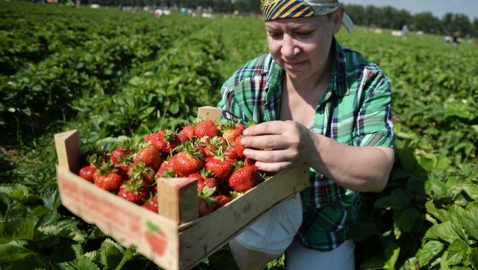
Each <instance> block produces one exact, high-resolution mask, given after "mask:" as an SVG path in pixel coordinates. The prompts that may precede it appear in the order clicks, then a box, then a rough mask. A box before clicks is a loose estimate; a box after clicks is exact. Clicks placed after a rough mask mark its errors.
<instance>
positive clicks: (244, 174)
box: [228, 165, 260, 192]
mask: <svg viewBox="0 0 478 270" xmlns="http://www.w3.org/2000/svg"><path fill="white" fill-rule="evenodd" d="M259 181H260V177H259V173H258V170H257V168H256V167H255V166H254V165H249V166H244V167H241V168H238V169H236V170H235V171H233V172H232V174H231V176H230V177H229V181H228V183H229V186H230V187H231V188H232V189H233V190H235V191H237V192H246V191H248V190H249V189H251V188H253V187H254V186H256V185H257V184H258V183H259Z"/></svg>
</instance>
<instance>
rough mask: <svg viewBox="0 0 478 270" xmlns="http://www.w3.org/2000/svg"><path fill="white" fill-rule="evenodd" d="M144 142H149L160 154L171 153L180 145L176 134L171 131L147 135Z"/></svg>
mask: <svg viewBox="0 0 478 270" xmlns="http://www.w3.org/2000/svg"><path fill="white" fill-rule="evenodd" d="M144 141H145V142H151V143H152V144H153V145H154V146H155V147H156V148H157V149H158V150H159V151H161V152H162V153H169V152H171V151H172V150H173V149H174V148H175V147H176V146H178V145H179V143H180V141H179V138H178V136H177V134H176V133H175V132H174V131H171V130H165V131H163V130H160V131H158V132H155V133H150V134H147V135H146V136H145V137H144Z"/></svg>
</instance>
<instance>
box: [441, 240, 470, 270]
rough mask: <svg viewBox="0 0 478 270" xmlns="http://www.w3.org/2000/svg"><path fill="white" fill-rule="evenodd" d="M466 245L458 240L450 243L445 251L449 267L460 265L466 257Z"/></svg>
mask: <svg viewBox="0 0 478 270" xmlns="http://www.w3.org/2000/svg"><path fill="white" fill-rule="evenodd" d="M467 252H468V245H467V244H466V243H465V242H463V241H462V240H460V239H457V240H455V241H453V243H451V245H450V246H449V247H448V250H447V257H446V259H447V261H448V263H449V264H450V265H457V264H460V263H462V262H463V261H464V260H465V258H466V257H467Z"/></svg>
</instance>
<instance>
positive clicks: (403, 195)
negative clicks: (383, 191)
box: [374, 188, 412, 209]
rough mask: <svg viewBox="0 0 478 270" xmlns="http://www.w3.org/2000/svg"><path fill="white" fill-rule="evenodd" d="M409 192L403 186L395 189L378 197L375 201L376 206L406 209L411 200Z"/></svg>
mask: <svg viewBox="0 0 478 270" xmlns="http://www.w3.org/2000/svg"><path fill="white" fill-rule="evenodd" d="M411 200H412V199H411V197H410V194H409V192H407V191H406V190H404V189H402V188H398V189H394V190H393V191H392V193H391V194H390V195H388V196H385V197H382V198H380V199H378V200H377V201H376V202H375V203H374V207H376V208H389V209H404V208H405V207H407V206H408V205H409V204H410V202H411Z"/></svg>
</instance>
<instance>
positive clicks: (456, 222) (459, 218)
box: [448, 205, 467, 240]
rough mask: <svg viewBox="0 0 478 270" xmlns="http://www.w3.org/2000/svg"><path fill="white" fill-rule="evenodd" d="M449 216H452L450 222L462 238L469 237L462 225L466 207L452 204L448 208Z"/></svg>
mask: <svg viewBox="0 0 478 270" xmlns="http://www.w3.org/2000/svg"><path fill="white" fill-rule="evenodd" d="M448 216H449V217H450V222H451V225H452V226H453V228H454V229H455V232H456V233H457V234H458V235H459V236H460V237H461V239H463V240H465V239H467V236H466V235H465V231H464V229H463V227H462V225H463V223H462V222H463V221H464V219H465V209H463V208H461V207H459V206H456V205H452V206H450V208H448Z"/></svg>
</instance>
